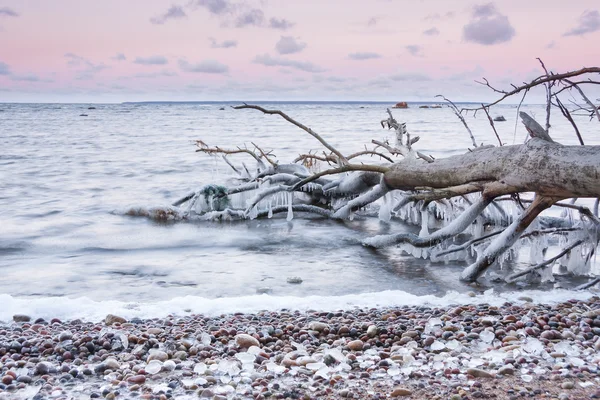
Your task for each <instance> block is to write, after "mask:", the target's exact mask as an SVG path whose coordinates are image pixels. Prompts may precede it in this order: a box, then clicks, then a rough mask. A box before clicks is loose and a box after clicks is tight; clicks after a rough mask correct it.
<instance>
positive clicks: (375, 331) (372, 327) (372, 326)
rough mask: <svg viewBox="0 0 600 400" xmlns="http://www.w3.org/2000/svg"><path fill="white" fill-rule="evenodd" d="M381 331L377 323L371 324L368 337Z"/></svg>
mask: <svg viewBox="0 0 600 400" xmlns="http://www.w3.org/2000/svg"><path fill="white" fill-rule="evenodd" d="M378 331H379V329H377V326H375V325H371V326H369V327H368V328H367V336H368V337H375V335H377V332H378Z"/></svg>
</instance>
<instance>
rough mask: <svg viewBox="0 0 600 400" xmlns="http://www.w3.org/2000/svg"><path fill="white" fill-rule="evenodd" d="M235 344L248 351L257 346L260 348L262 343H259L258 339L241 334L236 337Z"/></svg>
mask: <svg viewBox="0 0 600 400" xmlns="http://www.w3.org/2000/svg"><path fill="white" fill-rule="evenodd" d="M235 343H236V344H237V345H238V346H239V347H242V348H244V349H248V348H250V347H252V346H257V347H260V343H259V341H258V339H256V338H255V337H253V336H250V335H248V334H246V333H240V334H239V335H236V336H235Z"/></svg>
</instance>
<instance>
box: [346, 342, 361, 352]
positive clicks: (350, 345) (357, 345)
mask: <svg viewBox="0 0 600 400" xmlns="http://www.w3.org/2000/svg"><path fill="white" fill-rule="evenodd" d="M346 346H348V348H349V349H350V350H352V351H361V350H362V349H363V346H364V343H363V341H362V340H353V341H351V342H348V344H347V345H346Z"/></svg>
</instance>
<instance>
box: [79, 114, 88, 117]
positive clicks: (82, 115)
mask: <svg viewBox="0 0 600 400" xmlns="http://www.w3.org/2000/svg"><path fill="white" fill-rule="evenodd" d="M79 116H80V117H87V116H88V115H87V114H79Z"/></svg>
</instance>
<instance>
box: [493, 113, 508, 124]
mask: <svg viewBox="0 0 600 400" xmlns="http://www.w3.org/2000/svg"><path fill="white" fill-rule="evenodd" d="M494 121H495V122H505V121H506V118H504V116H503V115H498V116H497V117H494Z"/></svg>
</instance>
